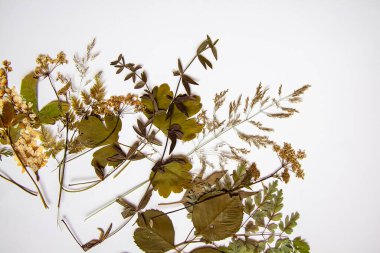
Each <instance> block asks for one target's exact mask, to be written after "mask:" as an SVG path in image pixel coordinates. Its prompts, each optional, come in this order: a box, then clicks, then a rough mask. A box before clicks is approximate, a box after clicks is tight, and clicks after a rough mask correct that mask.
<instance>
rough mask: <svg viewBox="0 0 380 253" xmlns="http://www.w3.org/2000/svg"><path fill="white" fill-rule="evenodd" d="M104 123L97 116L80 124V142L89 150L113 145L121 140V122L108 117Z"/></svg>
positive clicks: (115, 118)
mask: <svg viewBox="0 0 380 253" xmlns="http://www.w3.org/2000/svg"><path fill="white" fill-rule="evenodd" d="M103 120H104V122H103V121H102V120H101V119H99V118H98V117H96V116H90V117H88V118H87V119H83V120H82V121H80V122H79V123H78V130H79V141H80V142H81V143H82V144H83V145H85V146H86V147H89V148H95V147H98V146H103V145H106V144H112V143H114V142H117V141H118V139H119V132H120V130H121V124H122V123H121V120H120V118H118V117H116V116H111V115H107V116H105V117H104V119H103Z"/></svg>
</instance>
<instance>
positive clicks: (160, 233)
mask: <svg viewBox="0 0 380 253" xmlns="http://www.w3.org/2000/svg"><path fill="white" fill-rule="evenodd" d="M137 224H138V225H139V228H137V229H136V230H135V232H134V235H133V238H134V239H135V243H136V244H137V246H139V248H140V249H141V250H143V251H144V252H146V253H162V252H166V251H168V250H171V249H173V248H174V227H173V223H172V221H171V220H170V218H169V217H168V216H167V215H166V214H164V213H163V212H161V211H158V210H148V211H146V212H144V213H142V214H139V218H138V219H137Z"/></svg>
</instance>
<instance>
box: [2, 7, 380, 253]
mask: <svg viewBox="0 0 380 253" xmlns="http://www.w3.org/2000/svg"><path fill="white" fill-rule="evenodd" d="M0 17H1V20H0V34H1V35H0V38H1V46H0V59H1V60H3V59H8V60H10V61H12V65H13V67H14V73H12V75H11V83H12V84H14V85H16V86H17V87H19V84H20V80H21V78H22V76H23V75H25V74H26V73H28V72H29V71H30V70H32V69H33V67H34V61H35V58H36V56H37V55H38V54H39V53H49V54H51V55H55V53H57V52H58V51H59V50H64V51H65V52H66V53H67V55H68V57H69V58H70V59H71V58H72V56H73V54H74V53H75V52H83V51H84V48H85V45H87V43H88V42H89V41H90V40H91V39H92V38H93V37H96V38H97V40H98V43H97V48H98V49H100V50H101V56H100V57H99V58H98V60H97V65H95V66H96V67H95V68H101V69H103V70H104V71H105V80H106V84H107V87H108V91H109V93H110V94H112V93H121V94H122V93H126V92H128V91H131V90H132V89H131V87H130V86H131V85H129V87H128V85H127V84H125V83H123V81H122V78H121V76H115V75H114V70H113V69H112V68H111V67H110V66H109V62H110V61H111V60H114V58H116V56H117V55H118V54H119V53H121V52H122V53H125V54H126V56H127V59H129V60H131V61H134V62H138V63H143V64H144V67H145V69H147V71H148V73H149V76H150V80H154V81H153V82H152V83H153V84H160V83H162V82H169V83H170V84H171V85H175V83H174V82H175V79H174V78H173V77H172V76H171V71H172V70H173V69H174V68H175V67H176V59H177V57H181V59H182V60H183V61H184V62H187V59H190V57H191V56H192V55H193V52H194V50H195V48H196V46H197V45H198V43H199V42H200V41H202V40H203V39H204V38H205V36H206V34H210V36H211V37H212V38H219V39H220V43H219V44H218V49H219V56H220V60H219V61H218V62H216V63H215V64H214V65H215V68H214V70H212V71H203V70H202V68H201V67H199V64H196V65H197V66H195V67H194V68H192V69H191V70H190V72H189V73H191V74H192V75H193V76H196V77H197V78H198V80H199V82H200V83H201V86H200V87H198V88H197V92H198V93H200V94H202V99H203V102H204V104H205V106H206V107H207V105H211V99H212V94H214V93H215V92H216V91H220V90H223V89H226V88H229V89H230V91H231V98H234V97H235V96H237V95H238V94H240V93H244V94H245V95H252V94H253V93H254V90H255V87H256V85H257V84H258V83H259V82H262V83H263V84H264V85H265V86H270V87H272V88H273V89H276V88H277V86H278V85H279V84H283V85H284V89H283V90H284V92H285V93H286V92H291V91H292V90H294V89H296V88H298V87H300V86H302V85H303V84H311V85H312V89H311V90H310V91H309V92H308V93H307V94H306V96H305V101H304V103H302V104H301V105H299V107H298V108H299V109H300V111H301V113H300V114H299V115H296V116H295V117H294V118H292V119H289V120H281V121H265V119H264V120H263V122H268V124H269V125H270V126H274V127H275V128H276V133H275V134H274V135H273V138H274V139H276V140H278V141H283V140H286V141H289V142H291V143H293V145H294V146H295V147H299V148H304V149H306V151H307V153H308V155H309V156H308V158H307V159H306V161H305V162H304V167H305V171H306V178H305V180H304V181H300V180H291V182H290V184H289V185H286V186H284V187H283V188H284V190H285V191H284V195H285V201H286V203H285V204H286V205H285V206H286V208H285V209H286V210H285V211H286V212H291V211H295V210H298V211H299V212H300V213H301V219H300V221H299V226H298V227H297V229H296V231H295V235H297V234H299V235H302V236H303V237H305V238H307V240H308V242H309V243H310V245H311V247H312V252H318V253H319V252H327V253H328V252H345V253H350V252H378V251H377V250H376V249H377V248H378V247H377V246H376V245H377V244H378V238H380V219H379V217H378V214H379V213H380V207H379V197H378V196H379V195H378V194H379V193H380V186H379V183H378V181H379V176H380V172H379V169H380V168H379V165H378V164H379V163H378V161H377V158H378V157H377V155H379V151H378V150H379V149H378V142H379V141H380V139H379V137H380V135H379V133H378V130H379V129H380V128H379V127H380V126H379V120H378V118H379V112H378V109H379V105H378V101H377V99H378V96H379V92H380V88H379V85H380V83H379V78H380V76H379V75H380V73H379V67H380V50H379V46H380V36H379V31H380V2H379V1H321V0H318V1H221V0H219V1H216V0H214V1H205V0H203V1H174V0H173V1H107V2H106V1H104V2H103V3H100V2H96V3H95V1H5V0H1V1H0ZM69 71H70V72H71V73H73V71H74V69H73V68H72V66H71V67H70V68H69ZM45 85H46V86H45V87H42V88H41V89H40V96H41V99H42V101H45V102H46V101H48V98H50V97H49V96H50V93H51V90H49V86H48V84H45ZM47 94H49V95H47ZM52 98H53V97H51V98H50V99H52ZM253 152H254V155H252V159H253V158H254V157H255V156H256V155H257V156H260V153H257V152H256V150H254V151H253ZM89 158H90V156H89V157H88V158H85V159H83V160H81V161H78V162H76V163H73V164H70V166H69V167H68V178H69V179H70V178H76V179H78V175H80V176H82V177H83V176H86V175H87V176H86V177H87V178H91V177H92V175H93V174H92V173H93V172H92V169H91V168H90V165H89ZM0 167H1V170H2V171H4V172H6V173H7V174H9V175H12V177H14V178H15V179H17V180H19V181H20V182H23V183H24V184H25V185H28V186H30V187H32V184H31V183H30V182H29V181H28V178H26V175H24V174H20V168H18V167H16V165H15V163H14V161H13V159H6V160H4V161H3V162H1V164H0ZM53 169H54V163H53V162H51V163H49V167H48V168H46V169H44V170H43V171H41V177H42V183H43V184H44V189H45V191H46V192H48V193H47V195H48V198H49V200H50V205H51V208H50V209H49V210H44V209H43V207H42V205H41V203H40V201H39V199H37V198H33V197H30V196H29V195H27V194H25V193H24V192H22V191H20V190H19V189H18V188H16V187H14V186H13V185H11V184H9V183H7V182H5V181H4V180H2V181H0V192H1V194H0V238H1V239H0V241H1V243H0V252H4V253H8V252H12V253H15V252H64V253H67V252H81V249H80V248H79V247H78V245H77V244H76V243H75V242H74V241H73V240H72V238H71V237H70V235H69V234H68V232H67V230H66V229H63V230H62V231H61V230H60V229H59V227H57V224H56V214H57V213H56V211H57V210H56V208H55V205H56V196H57V188H58V187H57V183H58V182H57V174H56V172H51V171H52V170H53ZM149 169H150V168H149V167H142V166H131V167H130V168H129V169H128V172H127V173H125V174H123V175H121V176H120V177H119V178H117V179H115V180H110V181H109V182H105V183H104V184H103V185H101V186H99V187H97V188H96V189H94V190H92V191H88V192H85V193H83V194H74V195H67V194H66V195H65V197H64V204H63V207H62V215H64V216H66V217H67V219H68V220H69V221H70V222H71V223H72V224H73V225H74V224H75V225H74V227H75V231H76V233H77V234H78V237H79V238H80V239H81V241H82V242H86V241H88V240H90V239H92V238H95V237H97V235H98V233H97V231H96V227H98V226H100V227H106V226H107V224H109V222H114V225H115V226H117V225H118V224H120V222H121V221H122V220H121V219H120V214H119V212H120V208H119V207H117V206H114V207H111V208H110V209H108V210H107V211H105V212H104V213H102V214H100V215H99V216H98V217H97V218H94V219H93V220H90V221H88V222H83V218H84V217H85V216H86V215H87V214H88V213H89V212H90V211H91V210H93V209H94V208H96V207H97V206H99V205H101V204H102V203H104V202H107V201H108V200H109V199H112V198H113V197H114V196H117V195H118V194H120V193H122V192H124V191H125V190H127V189H129V188H130V187H132V186H133V185H135V184H136V183H138V182H141V181H143V180H144V177H146V175H147V173H148V172H149ZM140 171H141V173H140ZM89 175H91V176H89ZM282 186H283V185H282ZM177 199H178V197H177ZM158 202H162V200H161V199H159V198H157V203H158ZM155 203H156V202H155ZM183 215H185V214H184V213H180V214H178V215H174V216H172V218H173V220H175V221H176V227H177V230H179V231H180V233H179V234H178V237H177V241H178V242H179V241H180V240H181V239H183V236H184V235H185V234H186V233H187V231H188V229H187V228H190V227H189V226H187V225H186V226H185V225H181V222H182V221H181V220H180V217H183ZM183 228H186V229H183ZM132 232H133V229H132V228H131V226H130V225H128V226H127V227H126V228H124V230H123V231H121V232H120V233H119V234H117V235H116V236H114V237H113V238H111V239H109V240H107V241H106V242H105V243H104V244H102V245H100V246H98V247H96V248H95V249H93V250H91V252H94V253H95V252H115V253H122V252H133V253H134V252H139V249H137V248H136V247H135V246H134V243H133V240H132V239H131V234H132Z"/></svg>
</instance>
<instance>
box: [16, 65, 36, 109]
mask: <svg viewBox="0 0 380 253" xmlns="http://www.w3.org/2000/svg"><path fill="white" fill-rule="evenodd" d="M20 94H21V96H22V97H23V98H24V99H25V100H26V102H27V103H29V102H30V103H32V104H33V105H32V110H33V112H34V113H37V112H38V79H36V78H34V73H33V72H31V73H29V74H28V75H26V76H25V77H24V79H22V82H21V91H20Z"/></svg>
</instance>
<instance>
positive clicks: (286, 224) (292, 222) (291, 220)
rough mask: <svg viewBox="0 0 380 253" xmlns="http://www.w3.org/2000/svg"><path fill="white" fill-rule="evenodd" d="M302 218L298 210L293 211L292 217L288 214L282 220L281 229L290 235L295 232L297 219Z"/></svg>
mask: <svg viewBox="0 0 380 253" xmlns="http://www.w3.org/2000/svg"><path fill="white" fill-rule="evenodd" d="M299 218H300V215H299V213H298V212H295V213H292V214H291V215H290V217H289V216H288V215H287V216H286V218H285V221H280V224H279V228H280V230H281V231H283V232H285V233H286V234H288V235H290V234H291V233H293V228H294V227H295V226H297V220H298V219H299Z"/></svg>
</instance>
